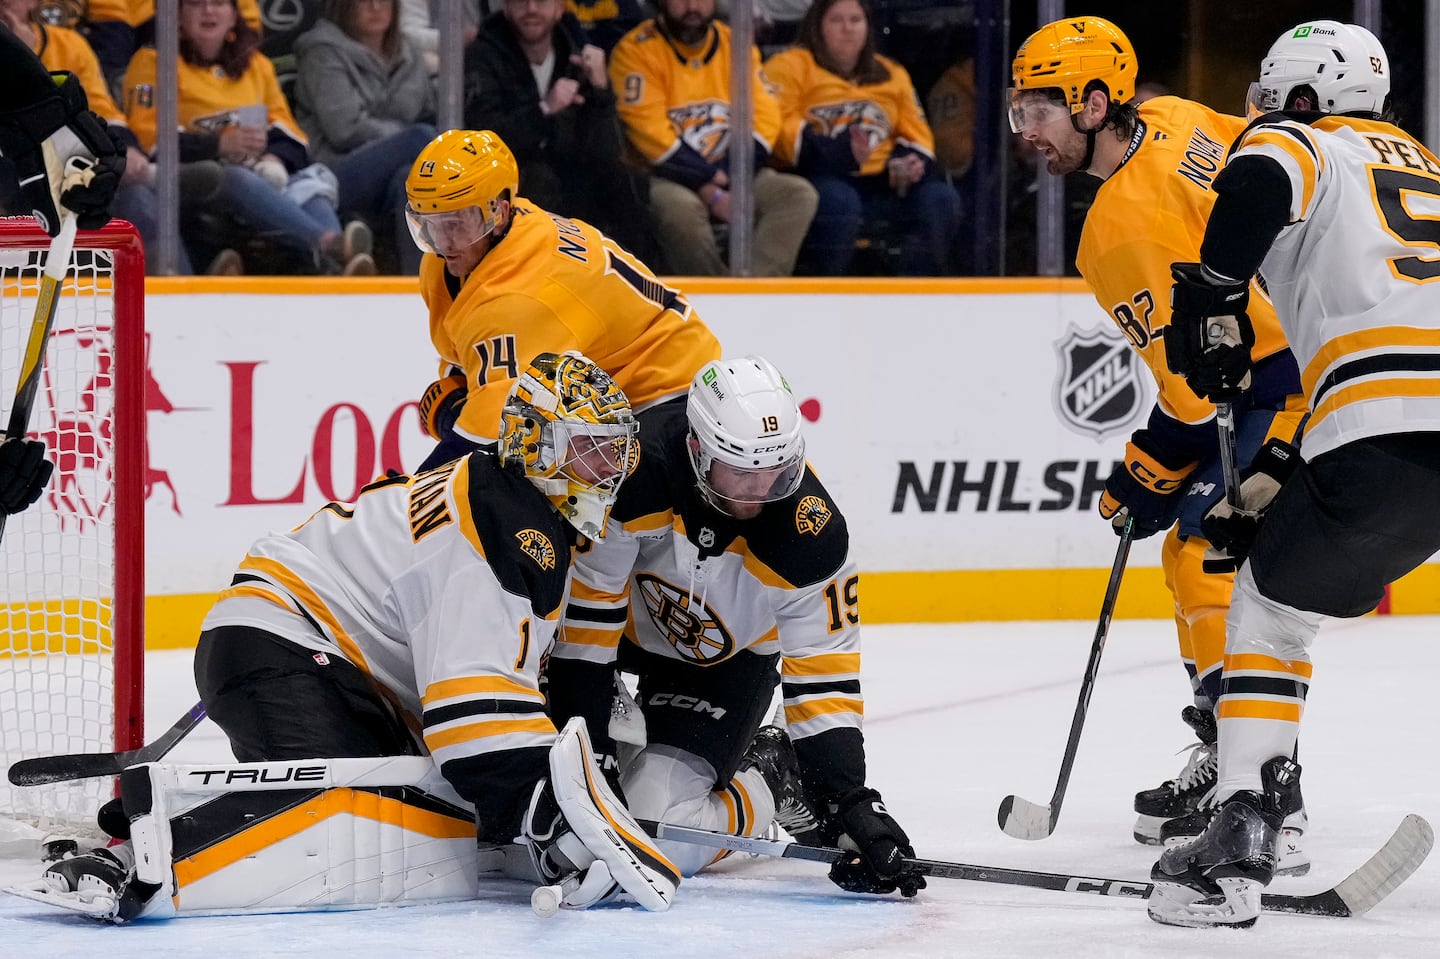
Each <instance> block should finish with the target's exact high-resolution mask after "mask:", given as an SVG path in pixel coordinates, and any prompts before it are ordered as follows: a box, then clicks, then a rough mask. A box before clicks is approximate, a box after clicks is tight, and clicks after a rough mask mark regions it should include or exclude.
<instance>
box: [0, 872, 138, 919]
mask: <svg viewBox="0 0 1440 959" xmlns="http://www.w3.org/2000/svg"><path fill="white" fill-rule="evenodd" d="M0 892H6V893H9V894H10V895H12V896H19V897H20V898H21V899H29V900H30V901H31V902H38V903H42V904H44V905H47V906H53V907H54V908H56V909H63V910H65V911H66V912H78V913H79V914H80V915H82V916H89V917H90V918H91V919H110V918H111V917H112V916H114V915H115V906H116V904H115V897H114V896H113V895H105V894H103V893H92V894H84V893H79V892H58V891H56V890H55V889H54V887H52V886H50V884H48V883H47V882H45V880H43V879H36V880H34V881H33V882H31V883H29V884H26V885H19V886H7V887H6V888H4V889H0Z"/></svg>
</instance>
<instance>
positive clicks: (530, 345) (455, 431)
mask: <svg viewBox="0 0 1440 959" xmlns="http://www.w3.org/2000/svg"><path fill="white" fill-rule="evenodd" d="M519 182H520V173H519V168H518V167H517V166H516V163H515V155H514V154H513V153H511V152H510V148H509V147H507V146H506V145H505V142H504V141H503V140H501V139H500V137H498V136H496V135H495V134H494V133H492V132H490V131H488V130H448V131H446V132H444V133H442V134H440V135H439V136H438V137H436V138H435V139H434V140H433V141H432V142H431V143H430V145H429V146H427V147H426V148H425V149H424V150H422V151H421V152H420V155H419V156H418V157H417V158H416V160H415V164H414V166H413V167H412V168H411V170H410V176H409V179H408V180H407V181H406V184H405V190H406V194H407V195H408V201H409V202H408V205H407V209H406V217H407V219H408V221H409V224H410V232H411V234H412V235H413V236H414V238H415V242H416V244H418V245H419V247H420V248H421V249H422V250H424V251H425V254H426V255H425V256H424V257H423V259H422V260H421V263H420V292H421V295H422V296H424V298H425V305H426V307H428V308H429V311H430V340H431V342H432V343H433V344H434V345H435V351H436V353H438V354H439V356H440V378H439V379H438V380H437V381H436V382H435V383H433V384H431V386H430V388H429V389H428V390H426V392H425V395H424V397H423V399H422V400H421V404H420V416H421V422H422V424H423V425H424V427H425V430H426V432H427V433H429V434H430V435H431V436H432V437H434V438H435V439H436V440H439V441H440V442H439V444H438V445H437V446H436V448H435V449H434V450H433V451H432V452H431V453H430V455H429V456H428V457H426V459H425V461H424V463H422V464H421V467H422V468H429V467H432V466H437V465H439V464H440V463H443V462H445V461H446V460H448V459H453V458H454V457H456V456H459V455H461V454H463V453H465V452H467V451H468V450H470V449H473V448H474V447H476V446H481V445H490V444H493V443H494V442H495V439H496V436H495V424H497V423H498V422H499V421H500V407H501V405H502V404H503V403H504V402H505V394H506V391H507V390H508V389H509V386H510V383H511V382H512V381H513V380H514V379H515V377H516V376H518V375H519V372H520V368H521V366H520V364H523V363H524V362H525V357H527V356H534V355H535V354H536V353H539V352H542V351H549V352H559V351H564V350H572V349H573V350H579V351H581V352H582V353H584V354H585V355H586V356H589V357H590V358H591V359H593V360H594V361H595V363H596V364H597V365H599V366H600V368H601V369H603V370H605V371H606V372H607V373H609V374H610V375H611V376H613V377H615V381H616V382H617V383H619V384H620V388H621V389H623V390H624V391H625V393H626V395H627V396H628V397H630V402H631V403H633V404H634V407H635V409H636V411H637V412H638V411H643V410H647V409H649V408H651V407H655V406H657V405H659V404H662V403H664V402H666V401H667V400H672V399H678V398H682V397H684V395H685V390H686V388H687V387H688V385H689V383H690V377H691V376H692V375H694V373H695V371H696V370H698V369H699V368H700V367H701V365H702V364H704V363H705V362H706V361H707V360H712V359H715V358H716V357H718V356H719V355H720V343H719V341H718V340H716V339H715V335H714V334H713V333H711V332H710V329H709V328H708V327H707V326H706V325H705V324H704V322H703V321H702V320H701V319H700V317H699V316H698V315H697V314H696V313H695V311H694V309H693V308H691V306H690V302H689V301H688V300H687V299H686V298H685V296H684V294H682V293H681V292H680V291H679V290H677V289H674V288H673V287H670V286H667V285H666V284H664V283H661V282H660V281H659V280H658V279H656V278H655V275H654V274H653V273H651V272H650V270H649V268H647V267H646V266H645V264H643V263H641V262H640V261H639V260H637V259H636V258H635V257H634V256H632V255H631V254H630V253H629V252H627V251H626V250H625V249H624V248H623V247H621V246H620V245H619V244H618V243H616V242H615V241H614V240H612V239H610V238H609V237H607V236H605V234H603V233H601V232H600V231H599V230H597V229H595V227H593V226H591V225H590V224H588V223H585V222H583V221H581V220H571V219H567V218H565V217H562V216H557V215H556V214H553V213H549V212H547V211H545V210H542V209H540V208H539V207H537V206H535V205H534V204H533V203H530V202H529V201H528V200H525V199H524V198H522V197H520V196H519V195H518V194H517V192H516V191H517V190H518V188H519Z"/></svg>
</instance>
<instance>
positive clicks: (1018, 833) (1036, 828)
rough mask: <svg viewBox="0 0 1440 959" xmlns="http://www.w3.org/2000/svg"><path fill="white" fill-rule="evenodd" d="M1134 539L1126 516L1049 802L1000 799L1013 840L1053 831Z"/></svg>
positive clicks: (1004, 827) (1006, 829) (1005, 827)
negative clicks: (1042, 803) (1057, 776)
mask: <svg viewBox="0 0 1440 959" xmlns="http://www.w3.org/2000/svg"><path fill="white" fill-rule="evenodd" d="M1134 539H1135V517H1133V516H1127V517H1126V518H1125V526H1124V528H1123V529H1122V530H1121V531H1120V545H1119V546H1118V547H1117V548H1116V550H1115V563H1114V565H1113V566H1111V567H1110V582H1109V583H1108V584H1107V585H1106V586H1105V599H1104V601H1103V602H1102V603H1101V604H1100V621H1099V622H1098V623H1097V624H1096V626H1095V640H1094V642H1092V643H1091V644H1090V661H1089V662H1088V663H1086V664H1085V678H1084V679H1082V680H1081V681H1080V698H1079V701H1078V702H1076V704H1075V716H1074V718H1073V719H1071V720H1070V738H1069V740H1067V741H1066V743H1065V756H1064V758H1063V759H1061V760H1060V778H1059V780H1058V781H1057V782H1056V783H1055V792H1054V794H1053V795H1051V797H1050V803H1049V805H1045V806H1041V805H1037V804H1036V803H1032V802H1030V801H1029V800H1027V799H1022V798H1020V797H1019V796H1016V795H1009V796H1006V797H1005V798H1004V799H1002V800H1000V810H999V812H998V813H997V814H996V819H997V820H998V821H999V823H1000V828H1001V830H1003V831H1004V833H1005V834H1006V835H1007V836H1014V837H1015V838H1016V839H1044V838H1046V837H1047V836H1049V835H1050V834H1051V833H1053V832H1054V831H1055V823H1056V822H1058V821H1059V819H1060V804H1061V803H1062V802H1064V800H1065V789H1066V787H1067V786H1069V785H1070V770H1071V767H1073V766H1074V765H1075V753H1076V752H1077V751H1079V748H1080V733H1081V731H1082V730H1083V729H1084V728H1085V714H1086V713H1087V712H1088V711H1089V709H1090V694H1091V693H1092V692H1094V691H1095V675H1096V673H1098V672H1099V671H1100V654H1101V653H1103V652H1104V651H1105V637H1106V636H1107V635H1108V634H1109V632H1110V617H1111V616H1112V615H1113V614H1114V612H1115V600H1116V598H1117V597H1118V596H1119V595H1120V578H1121V576H1123V575H1124V573H1125V564H1126V562H1128V561H1129V559H1130V544H1131V542H1133V541H1134Z"/></svg>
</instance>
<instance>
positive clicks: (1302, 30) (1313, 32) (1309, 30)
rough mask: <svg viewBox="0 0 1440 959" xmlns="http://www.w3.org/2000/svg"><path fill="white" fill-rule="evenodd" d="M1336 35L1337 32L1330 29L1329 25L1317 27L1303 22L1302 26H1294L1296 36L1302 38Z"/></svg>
mask: <svg viewBox="0 0 1440 959" xmlns="http://www.w3.org/2000/svg"><path fill="white" fill-rule="evenodd" d="M1336 35H1337V34H1336V33H1335V31H1334V30H1332V29H1331V28H1330V27H1317V26H1315V25H1314V24H1309V23H1307V24H1305V25H1304V26H1303V27H1296V28H1295V34H1294V36H1295V37H1296V38H1303V37H1309V36H1316V37H1333V36H1336Z"/></svg>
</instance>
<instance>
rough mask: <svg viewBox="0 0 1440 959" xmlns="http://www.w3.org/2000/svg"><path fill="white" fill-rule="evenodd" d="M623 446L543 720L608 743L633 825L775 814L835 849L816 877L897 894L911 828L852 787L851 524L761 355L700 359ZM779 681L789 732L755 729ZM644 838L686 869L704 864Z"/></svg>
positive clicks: (917, 881)
mask: <svg viewBox="0 0 1440 959" xmlns="http://www.w3.org/2000/svg"><path fill="white" fill-rule="evenodd" d="M640 440H641V446H642V448H643V449H644V455H643V456H642V457H641V460H640V464H639V466H638V467H637V468H636V471H635V473H634V475H633V476H631V477H630V478H629V479H628V480H627V481H626V484H625V488H624V489H623V490H622V491H621V493H620V495H619V497H618V498H617V500H616V504H615V509H614V511H613V513H612V515H611V518H610V528H609V531H608V533H607V535H606V537H605V540H604V542H603V543H597V544H595V545H594V547H593V548H591V549H588V550H584V551H581V552H579V553H578V554H577V556H576V566H575V574H574V579H573V582H572V586H571V597H570V602H569V603H568V605H567V606H566V611H565V620H564V624H563V628H562V630H561V636H560V638H559V640H558V641H557V643H556V647H555V651H554V653H553V654H552V656H551V660H550V666H549V670H548V674H549V678H550V698H551V708H552V712H553V714H554V715H556V717H557V720H556V721H557V722H559V721H561V718H563V717H565V716H568V715H579V716H584V717H585V718H586V720H587V722H588V725H589V728H590V729H591V730H592V731H594V730H597V729H599V730H601V731H602V735H597V736H595V740H596V746H597V748H598V749H600V750H601V751H602V752H609V751H610V750H615V749H617V748H618V754H617V753H609V755H610V756H611V757H613V758H614V759H616V760H617V761H618V766H619V771H620V782H621V783H622V784H623V787H624V791H625V795H626V797H627V801H628V803H629V806H630V809H631V811H632V812H633V813H634V814H635V815H636V816H638V817H640V818H642V819H654V820H661V821H665V822H669V823H675V824H679V825H685V826H692V827H697V828H703V829H711V830H717V831H720V832H727V833H732V834H738V835H756V834H758V833H760V832H762V831H764V830H765V829H766V828H767V827H768V826H769V825H770V824H771V822H772V820H773V821H776V822H778V823H779V824H780V825H781V826H783V827H784V828H785V829H786V830H787V831H789V832H791V833H792V834H795V835H797V837H800V838H804V839H809V840H811V841H814V840H819V841H821V842H825V843H827V844H834V843H838V844H839V845H841V846H842V847H844V848H846V849H848V850H850V851H851V853H852V855H851V856H850V857H849V858H847V859H845V860H842V861H841V862H839V863H837V864H836V865H835V866H834V868H833V869H832V871H831V878H832V879H833V880H834V881H835V882H836V883H837V884H839V885H840V886H842V887H843V888H845V889H848V890H851V891H857V892H871V893H889V892H894V891H896V890H899V891H900V892H901V893H902V894H903V895H905V896H907V897H908V896H913V895H915V893H916V891H917V890H918V889H920V888H922V887H924V885H925V880H924V878H923V877H921V876H919V875H916V874H914V873H913V872H912V871H910V870H908V869H906V868H905V867H903V865H902V863H901V859H902V857H912V856H913V855H914V850H913V849H912V847H911V845H910V840H909V839H908V838H907V837H906V835H905V831H904V830H903V829H901V828H900V826H899V824H898V823H896V821H895V820H894V818H893V817H891V815H890V814H889V813H888V812H887V811H886V809H885V806H884V804H883V803H882V802H881V800H880V795H879V793H877V792H876V791H875V790H874V789H872V788H869V787H868V786H867V784H866V781H865V747H864V738H863V735H862V733H861V716H862V699H861V694H860V629H859V622H860V617H859V611H858V584H859V577H858V576H857V574H856V572H855V564H854V562H853V561H852V560H851V557H850V538H849V531H848V530H847V528H846V525H845V519H844V517H843V516H842V515H841V513H840V511H839V509H838V508H837V507H836V505H835V503H834V501H833V500H832V499H831V497H830V494H829V493H828V492H827V491H826V489H825V487H824V486H822V485H821V483H820V480H819V479H818V478H817V477H816V476H815V474H814V472H812V471H811V470H810V468H809V467H808V466H807V465H806V462H805V443H804V439H803V437H802V435H801V418H800V412H799V410H798V409H797V408H796V404H795V399H794V397H793V396H792V395H791V392H790V388H789V385H788V384H787V383H786V382H785V381H784V379H783V378H782V377H781V376H780V373H779V372H778V371H777V370H776V369H775V367H774V366H773V365H771V364H770V363H769V362H768V361H767V360H765V359H763V358H760V357H753V356H751V357H744V358H741V359H738V360H725V361H719V362H710V363H707V364H706V365H705V366H703V367H701V369H700V371H699V373H697V374H696V376H695V379H694V381H693V382H692V384H691V388H690V393H689V397H688V400H687V403H686V404H685V406H684V407H683V408H682V407H681V406H679V405H678V404H672V405H670V406H667V407H661V408H657V409H655V410H653V411H652V412H651V413H650V414H649V415H647V417H646V418H645V420H644V424H643V428H642V433H641V438H640ZM777 665H778V667H779V668H778V670H777ZM617 666H618V667H619V669H620V670H622V671H624V672H628V673H632V674H635V675H636V676H637V677H638V701H639V708H638V710H637V709H636V708H635V705H634V704H633V703H629V704H626V703H625V699H624V697H622V698H621V699H620V700H619V701H618V702H619V703H620V704H621V705H622V710H623V711H624V712H626V713H628V715H629V718H630V720H631V721H630V722H623V723H620V724H618V727H619V729H620V730H621V734H622V735H623V736H624V739H625V740H626V742H624V743H621V744H616V743H615V742H613V741H610V740H609V737H607V736H605V735H603V733H604V732H605V731H607V725H606V724H605V720H606V718H607V717H609V715H610V709H611V697H610V695H609V693H608V690H609V689H610V688H611V683H612V678H613V677H614V675H615V670H616V667H617ZM777 681H778V682H779V683H780V684H781V686H782V690H783V698H784V716H785V723H786V725H787V726H788V729H789V734H788V735H787V733H786V731H785V729H783V728H780V727H778V726H765V727H764V728H760V727H761V724H762V723H763V722H764V720H765V718H766V716H767V715H768V713H769V709H770V705H771V701H772V698H773V696H774V691H775V686H776V683H777ZM641 719H643V723H642V722H640V720H641ZM640 727H643V734H639V735H636V734H635V731H637V730H638V729H639V728H640ZM757 729H758V730H759V731H758V734H757ZM627 730H629V731H630V732H629V734H627V733H626V731H627ZM792 737H793V748H792V742H791V738H792ZM627 746H628V748H627ZM636 746H639V747H641V748H640V749H639V751H638V754H637V753H636V750H635V748H634V747H636ZM797 754H798V761H797ZM660 845H661V847H662V848H663V849H664V850H665V852H666V854H667V855H669V856H670V857H671V859H672V861H674V862H675V863H676V864H677V865H679V866H680V868H681V870H682V872H683V873H685V874H687V875H688V874H691V873H693V872H695V871H696V870H698V869H701V868H703V867H704V866H706V865H708V864H709V863H710V862H712V861H714V860H715V859H717V858H719V857H717V856H716V855H715V854H714V852H713V850H706V849H703V848H700V847H696V846H682V845H680V844H677V843H668V842H662V843H661V844H660ZM722 855H723V854H722Z"/></svg>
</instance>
